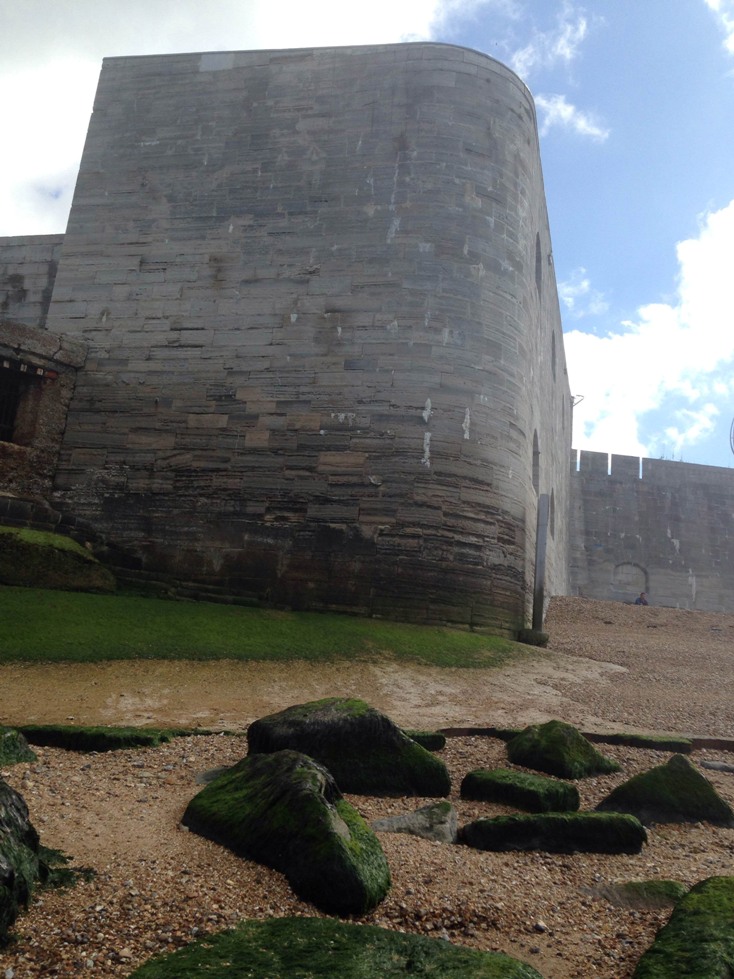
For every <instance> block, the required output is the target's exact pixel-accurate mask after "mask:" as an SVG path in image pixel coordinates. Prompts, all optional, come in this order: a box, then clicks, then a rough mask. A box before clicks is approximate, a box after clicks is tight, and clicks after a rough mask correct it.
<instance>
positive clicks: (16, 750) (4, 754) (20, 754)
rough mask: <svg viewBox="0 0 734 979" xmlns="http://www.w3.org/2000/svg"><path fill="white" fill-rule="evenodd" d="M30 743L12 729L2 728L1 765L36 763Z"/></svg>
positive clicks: (0, 740) (0, 730) (0, 728)
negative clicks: (23, 762) (25, 762)
mask: <svg viewBox="0 0 734 979" xmlns="http://www.w3.org/2000/svg"><path fill="white" fill-rule="evenodd" d="M35 760H36V755H35V752H33V751H31V749H30V747H29V746H28V741H27V740H26V739H25V737H24V736H23V735H22V734H21V732H20V731H16V730H15V729H14V728H12V727H0V765H2V766H4V767H5V766H7V765H17V764H18V762H20V761H35Z"/></svg>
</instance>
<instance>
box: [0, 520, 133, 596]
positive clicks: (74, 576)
mask: <svg viewBox="0 0 734 979" xmlns="http://www.w3.org/2000/svg"><path fill="white" fill-rule="evenodd" d="M0 583H2V584H5V585H26V586H29V587H34V588H64V589H67V590H69V591H99V592H111V591H114V590H115V587H116V585H115V579H114V576H113V575H112V573H111V572H110V571H109V570H108V569H107V568H105V567H104V566H103V565H101V564H100V563H99V561H97V559H96V558H95V557H93V555H92V554H90V553H89V552H88V551H87V550H86V549H85V548H83V547H81V545H79V544H77V543H76V542H75V541H73V540H71V538H69V537H63V536H62V535H60V534H52V533H47V532H42V531H37V530H27V529H24V528H16V527H2V526H0Z"/></svg>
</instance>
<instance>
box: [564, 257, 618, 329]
mask: <svg viewBox="0 0 734 979" xmlns="http://www.w3.org/2000/svg"><path fill="white" fill-rule="evenodd" d="M558 298H559V299H560V301H561V304H562V306H563V307H564V309H565V310H566V311H567V313H568V314H569V315H570V316H572V317H573V318H574V319H583V318H584V317H586V316H600V315H601V314H602V313H606V312H607V310H608V309H609V303H608V302H607V301H606V299H605V298H604V294H603V293H601V292H599V290H598V289H594V288H592V285H591V279H590V278H589V276H588V273H587V271H586V269H585V268H583V267H580V268H577V269H574V270H573V272H572V273H571V275H570V276H569V277H568V279H566V280H565V281H563V282H559V283H558Z"/></svg>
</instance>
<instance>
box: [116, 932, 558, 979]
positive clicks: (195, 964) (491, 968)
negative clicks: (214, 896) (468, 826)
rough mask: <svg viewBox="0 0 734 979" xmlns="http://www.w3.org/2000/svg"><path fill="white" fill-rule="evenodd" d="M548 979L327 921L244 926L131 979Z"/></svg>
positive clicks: (494, 956) (457, 950)
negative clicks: (241, 978) (237, 978)
mask: <svg viewBox="0 0 734 979" xmlns="http://www.w3.org/2000/svg"><path fill="white" fill-rule="evenodd" d="M235 975H236V976H242V977H243V979H244V977H245V976H247V977H250V979H293V977H303V979H309V977H316V976H318V977H319V979H366V977H379V979H399V977H411V979H428V977H430V979H542V976H541V975H540V973H539V972H536V971H535V969H533V968H532V967H531V966H529V965H526V964H525V963H523V962H519V961H518V960H517V959H513V958H510V956H508V955H503V954H501V953H499V952H480V951H477V950H475V949H470V948H462V947H460V946H457V945H452V944H450V943H449V942H446V941H440V940H437V939H432V938H424V937H422V936H419V935H403V934H400V933H399V932H394V931H387V930H386V929H383V928H377V927H375V926H374V925H356V924H345V923H343V922H337V921H331V920H329V919H322V918H275V919H271V920H268V921H245V922H243V923H242V924H241V925H239V926H238V927H237V928H235V929H233V930H232V931H226V932H220V933H219V934H215V935H209V936H207V937H206V938H204V939H201V940H199V941H197V942H194V943H193V944H191V945H188V946H186V947H185V948H182V949H179V950H178V951H177V952H174V953H172V954H170V955H164V956H158V957H156V958H154V959H151V960H150V961H149V962H146V963H145V965H143V966H141V968H139V969H136V970H135V972H133V973H132V974H131V975H130V979H193V977H194V976H206V977H207V979H231V977H232V976H235Z"/></svg>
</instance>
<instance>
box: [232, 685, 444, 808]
mask: <svg viewBox="0 0 734 979" xmlns="http://www.w3.org/2000/svg"><path fill="white" fill-rule="evenodd" d="M247 743H248V748H249V752H250V754H259V753H262V752H270V751H281V750H282V749H284V748H291V749H293V750H294V751H301V752H303V753H304V754H306V755H310V756H311V757H312V758H315V759H316V760H317V761H319V762H321V764H322V765H325V766H326V767H327V768H328V769H329V771H330V772H331V774H332V775H333V776H334V778H335V779H336V781H337V784H338V785H339V788H340V789H341V790H342V791H343V792H354V793H358V794H361V795H378V796H384V795H420V796H445V795H448V794H449V792H450V791H451V781H450V779H449V775H448V772H447V770H446V766H445V765H444V763H443V762H442V761H441V760H440V759H438V758H436V757H434V756H433V755H432V754H431V753H430V752H429V751H426V749H425V748H422V747H421V746H420V745H419V744H416V742H415V741H413V740H411V739H410V738H409V737H408V736H407V735H406V734H404V732H403V731H401V730H400V728H399V727H398V726H397V725H396V724H394V723H393V722H392V721H391V720H390V718H388V717H386V716H385V715H384V714H382V713H380V711H378V710H376V709H375V708H374V707H370V706H369V704H367V703H365V702H364V701H363V700H350V699H346V698H340V697H328V698H326V699H325V700H316V701H313V702H311V703H308V704H299V705H297V706H294V707H289V708H287V709H286V710H283V711H279V712H278V713H276V714H270V715H269V716H268V717H261V718H260V719H259V720H257V721H255V722H254V723H253V724H251V725H250V726H249V728H248V730H247Z"/></svg>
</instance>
